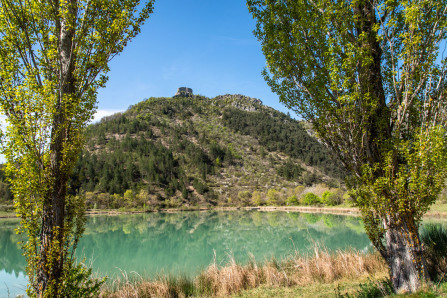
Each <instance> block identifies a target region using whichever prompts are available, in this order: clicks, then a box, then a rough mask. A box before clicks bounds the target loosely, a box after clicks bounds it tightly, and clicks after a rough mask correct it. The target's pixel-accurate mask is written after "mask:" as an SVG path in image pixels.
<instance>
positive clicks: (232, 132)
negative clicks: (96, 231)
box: [70, 95, 344, 208]
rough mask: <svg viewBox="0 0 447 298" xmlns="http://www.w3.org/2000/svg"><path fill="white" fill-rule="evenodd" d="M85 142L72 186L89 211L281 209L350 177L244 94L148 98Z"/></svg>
mask: <svg viewBox="0 0 447 298" xmlns="http://www.w3.org/2000/svg"><path fill="white" fill-rule="evenodd" d="M86 138H87V144H86V147H85V149H84V150H83V152H82V153H81V155H80V158H79V160H78V163H77V165H76V167H75V170H74V173H73V176H72V181H71V183H70V189H71V192H72V193H73V194H79V193H85V194H86V196H87V203H88V207H90V208H92V207H96V208H119V207H123V206H126V207H129V206H131V207H144V206H145V207H154V208H156V207H185V206H186V207H187V206H209V205H214V206H216V205H248V204H255V203H262V202H263V201H266V200H270V201H271V202H272V201H273V203H275V202H274V201H281V200H282V201H284V200H286V198H287V197H288V196H290V195H293V192H294V190H296V191H298V190H297V187H298V188H299V187H300V185H304V186H310V185H312V184H316V183H321V182H324V183H326V184H327V185H329V186H336V185H340V181H341V178H343V176H344V172H343V171H342V170H341V167H340V165H339V164H338V163H337V162H334V161H333V160H332V159H331V158H330V154H329V152H328V151H327V150H326V148H325V147H324V146H323V145H322V144H320V143H319V142H318V141H317V140H316V139H315V138H313V137H312V136H311V135H310V134H309V133H308V132H307V131H306V129H305V128H304V127H303V125H302V123H300V122H299V121H297V120H294V119H292V118H291V117H290V116H289V115H286V114H284V113H281V112H279V111H276V110H274V109H272V108H270V107H267V106H264V105H263V104H262V102H261V101H260V100H258V99H254V98H250V97H246V96H243V95H223V96H217V97H215V98H206V97H203V96H194V97H175V98H149V99H146V100H144V101H142V102H140V103H138V104H136V105H133V106H131V107H129V109H128V110H127V111H125V112H123V113H118V114H115V115H112V116H109V117H106V118H103V119H102V120H101V121H100V122H99V123H96V124H93V125H91V126H89V127H88V129H87V131H86ZM296 191H295V192H296Z"/></svg>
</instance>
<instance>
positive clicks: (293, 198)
mask: <svg viewBox="0 0 447 298" xmlns="http://www.w3.org/2000/svg"><path fill="white" fill-rule="evenodd" d="M286 204H287V205H289V206H296V205H299V204H300V203H299V202H298V199H297V197H296V196H295V195H293V196H290V197H288V198H287V200H286Z"/></svg>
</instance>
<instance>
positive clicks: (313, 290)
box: [233, 275, 383, 298]
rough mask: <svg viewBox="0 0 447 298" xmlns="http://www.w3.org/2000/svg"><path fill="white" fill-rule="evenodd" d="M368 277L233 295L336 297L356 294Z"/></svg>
mask: <svg viewBox="0 0 447 298" xmlns="http://www.w3.org/2000/svg"><path fill="white" fill-rule="evenodd" d="M380 279H383V276H381V275H378V276H377V277H374V278H372V279H371V280H373V281H378V280H380ZM367 282H368V278H366V277H364V278H361V279H358V280H350V279H343V280H340V281H336V282H332V283H313V284H310V285H308V286H295V287H267V286H261V287H258V288H254V289H250V290H245V291H242V292H240V293H238V294H236V295H233V297H240V298H249V297H260V298H261V297H266V298H271V297H309V298H310V297H337V293H339V294H342V295H345V296H348V295H351V296H354V297H355V296H356V294H357V293H358V292H359V291H360V290H361V285H362V284H366V283H367Z"/></svg>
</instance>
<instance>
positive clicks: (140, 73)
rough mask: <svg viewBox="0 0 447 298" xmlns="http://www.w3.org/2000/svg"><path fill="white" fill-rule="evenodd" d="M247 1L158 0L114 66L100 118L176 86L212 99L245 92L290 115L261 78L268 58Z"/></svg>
mask: <svg viewBox="0 0 447 298" xmlns="http://www.w3.org/2000/svg"><path fill="white" fill-rule="evenodd" d="M254 29H255V21H254V20H253V18H252V16H251V15H250V13H249V12H248V9H247V7H246V3H245V0H158V1H157V0H156V2H155V9H154V13H153V14H151V16H150V17H149V19H148V20H147V22H146V24H145V25H144V26H143V28H142V30H141V33H140V35H138V36H137V37H136V38H135V39H134V40H133V41H132V42H131V43H130V44H129V45H128V46H127V48H126V49H125V50H124V51H123V53H121V55H120V56H118V57H116V58H115V59H114V60H113V61H112V62H111V63H110V68H111V71H110V72H109V74H108V75H109V81H108V83H107V86H106V88H104V89H101V90H100V91H99V93H98V115H101V116H103V115H105V114H109V113H112V112H117V111H123V110H126V109H127V108H128V107H129V105H132V104H135V103H137V102H140V101H141V100H143V99H145V98H148V97H161V96H166V97H170V96H173V95H174V94H175V92H176V91H177V88H178V87H183V86H185V87H190V88H192V89H193V91H194V93H195V94H201V95H205V96H207V97H214V96H217V95H222V94H227V93H229V94H236V93H237V94H243V95H247V96H250V97H256V98H259V99H261V100H262V101H263V103H264V104H265V105H268V106H271V107H273V108H275V109H279V110H281V111H284V112H287V109H286V108H285V107H284V106H283V105H282V104H280V103H279V100H278V96H277V95H276V94H274V93H272V92H271V90H270V88H269V87H268V86H267V84H266V82H265V81H264V79H263V78H262V75H261V71H262V69H263V68H264V66H265V59H264V56H263V54H262V51H261V46H260V43H259V42H258V41H257V39H256V38H255V37H254V35H253V30H254Z"/></svg>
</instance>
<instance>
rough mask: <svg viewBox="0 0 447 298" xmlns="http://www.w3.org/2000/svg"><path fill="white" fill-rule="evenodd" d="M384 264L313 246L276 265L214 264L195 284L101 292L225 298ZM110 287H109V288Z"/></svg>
mask: <svg viewBox="0 0 447 298" xmlns="http://www.w3.org/2000/svg"><path fill="white" fill-rule="evenodd" d="M386 270H387V269H386V265H385V263H384V262H383V260H382V258H381V257H380V256H379V255H377V254H364V253H361V252H358V251H354V250H351V251H338V252H336V253H329V252H328V251H327V250H326V249H322V248H319V247H315V250H314V254H313V255H312V256H303V255H300V254H298V253H296V254H295V255H293V256H291V257H289V258H287V259H284V260H282V261H281V262H278V261H276V260H270V261H268V262H265V263H264V264H262V265H259V264H257V263H256V262H255V261H253V260H252V261H251V262H249V264H247V265H244V266H241V265H238V264H237V263H236V262H235V261H234V259H232V260H231V261H230V262H229V264H227V265H226V266H224V267H220V268H219V267H218V266H217V265H216V264H215V263H214V264H212V265H210V266H209V267H208V268H207V269H206V270H205V271H204V272H202V273H201V274H199V275H198V276H197V277H196V278H195V279H194V281H191V280H188V279H186V278H179V279H169V278H166V277H162V278H158V279H156V280H153V281H143V280H137V281H134V282H129V281H125V282H123V281H119V282H117V284H120V286H119V287H118V289H117V290H116V291H113V292H112V291H111V290H110V288H105V289H104V290H103V295H102V296H103V297H188V296H195V297H197V296H206V297H210V296H212V297H216V296H221V297H225V296H228V295H231V294H233V293H237V292H239V291H242V290H244V289H250V288H255V287H258V286H260V285H267V286H277V287H280V286H304V285H309V284H311V283H321V282H323V283H330V282H334V281H337V280H340V279H343V278H349V279H356V278H359V277H362V276H365V275H373V274H376V273H383V272H386ZM109 287H110V286H109Z"/></svg>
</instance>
